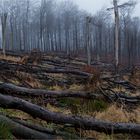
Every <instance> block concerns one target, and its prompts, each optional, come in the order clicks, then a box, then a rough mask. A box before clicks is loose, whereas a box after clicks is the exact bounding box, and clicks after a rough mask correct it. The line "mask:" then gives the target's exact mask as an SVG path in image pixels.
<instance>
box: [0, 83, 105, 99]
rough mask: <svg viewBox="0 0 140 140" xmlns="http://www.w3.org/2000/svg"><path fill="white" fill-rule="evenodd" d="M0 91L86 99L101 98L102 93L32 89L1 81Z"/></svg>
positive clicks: (14, 93)
mask: <svg viewBox="0 0 140 140" xmlns="http://www.w3.org/2000/svg"><path fill="white" fill-rule="evenodd" d="M0 92H1V93H3V94H11V95H21V96H31V97H38V96H41V97H49V98H62V97H74V98H84V99H99V98H102V97H103V96H102V95H99V94H94V93H88V92H87V93H86V92H83V91H77V92H72V91H50V90H44V89H31V88H25V87H20V86H16V85H13V84H10V83H1V84H0Z"/></svg>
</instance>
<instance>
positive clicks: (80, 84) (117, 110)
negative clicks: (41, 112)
mask: <svg viewBox="0 0 140 140" xmlns="http://www.w3.org/2000/svg"><path fill="white" fill-rule="evenodd" d="M30 57H31V56H30V55H29V56H28V55H24V56H20V55H19V56H14V55H12V54H10V55H7V56H6V57H3V56H2V55H0V94H1V95H4V96H7V95H9V96H10V97H16V98H18V99H22V100H26V101H27V102H29V103H32V104H35V105H38V106H40V107H43V108H44V109H45V110H47V111H50V112H55V113H58V114H63V115H65V116H80V118H83V120H84V118H93V119H96V120H101V121H104V122H111V123H112V124H117V123H124V124H134V126H135V125H138V126H137V127H136V129H138V130H139V132H138V130H136V131H137V132H136V133H137V134H136V133H135V130H134V133H133V132H132V133H131V131H130V133H128V132H126V131H122V133H120V132H119V133H118V132H117V130H115V129H116V128H114V131H113V129H112V133H111V134H110V131H109V129H108V128H106V126H103V127H105V129H106V131H105V130H102V131H101V130H98V129H94V128H91V129H86V128H85V129H83V128H77V126H71V124H69V122H68V123H63V124H62V121H61V123H59V120H58V123H55V122H57V120H55V119H54V120H53V119H52V122H50V121H47V119H46V120H45V119H42V118H43V117H42V116H41V117H38V116H37V117H36V116H35V117H34V116H33V115H32V114H30V112H28V111H26V109H25V111H23V110H24V109H20V108H22V107H19V108H17V107H15V106H14V105H13V104H12V103H9V102H10V101H11V100H10V101H5V102H6V103H5V102H4V101H2V99H3V98H4V97H3V98H1V97H0V107H1V108H0V112H1V114H2V115H4V116H6V117H7V118H9V119H11V120H12V121H14V119H16V120H18V121H25V122H27V123H31V124H36V125H39V126H40V127H42V128H46V129H49V130H51V132H52V131H53V132H54V134H53V135H55V136H56V138H57V139H97V140H104V139H110V140H115V139H126V140H128V139H140V129H139V128H140V127H139V125H140V68H139V67H136V68H135V69H133V70H132V71H129V72H128V71H126V70H125V71H121V72H120V73H119V74H118V75H115V72H114V70H113V68H112V65H110V64H104V63H101V62H100V63H98V64H97V63H94V64H92V65H91V66H87V65H86V62H85V60H81V59H80V58H68V57H67V56H65V55H60V54H58V55H57V54H50V55H48V54H43V55H42V56H41V58H36V57H35V58H30ZM20 88H21V89H20ZM22 88H23V89H22ZM24 88H25V89H27V91H26V90H25V89H24ZM28 89H29V90H30V89H31V90H32V89H33V90H36V92H37V93H38V94H40V93H41V91H39V90H43V91H46V92H50V93H51V94H53V93H55V94H56V96H55V97H52V96H53V95H49V97H45V96H43V95H42V96H37V95H35V96H32V94H31V93H32V92H29V94H31V96H30V95H29V94H28ZM20 92H21V93H22V94H20ZM24 92H25V93H26V94H25V95H24ZM42 93H43V92H42ZM57 93H58V95H59V94H60V97H58V98H57V96H58V95H57ZM61 93H64V94H65V93H70V95H65V96H63V95H61ZM80 93H81V96H82V97H81V96H80V95H79V94H80ZM76 94H78V96H77V95H76ZM1 95H0V96H1ZM89 95H90V97H88V96H89ZM92 96H94V98H92ZM95 97H96V98H95ZM4 99H5V98H4ZM1 102H2V103H1ZM5 104H6V105H5ZM7 104H8V105H7ZM7 106H8V107H7ZM13 106H14V107H13ZM32 116H33V117H32ZM60 116H61V115H60ZM60 120H61V118H60ZM20 124H21V123H20ZM0 125H1V122H0ZM24 126H25V125H24ZM87 126H88V125H87ZM26 127H27V125H26ZM97 127H98V124H97ZM0 128H1V126H0ZM30 128H31V127H30ZM101 128H102V126H101ZM2 129H3V127H2ZM11 129H12V128H10V130H11ZM32 129H33V128H32ZM99 129H100V126H99ZM119 129H120V128H119ZM134 129H135V128H134ZM10 130H7V131H10ZM0 131H1V130H0ZM5 131H6V130H5ZM124 132H126V133H124ZM1 133H3V132H0V134H1ZM5 133H6V132H5ZM41 133H43V134H44V133H45V132H41ZM11 135H12V136H13V138H22V137H20V136H18V134H15V133H14V132H13V131H11ZM27 137H29V138H30V136H29V135H28V136H27ZM3 138H7V137H4V136H3ZM23 138H26V136H25V137H24V136H23Z"/></svg>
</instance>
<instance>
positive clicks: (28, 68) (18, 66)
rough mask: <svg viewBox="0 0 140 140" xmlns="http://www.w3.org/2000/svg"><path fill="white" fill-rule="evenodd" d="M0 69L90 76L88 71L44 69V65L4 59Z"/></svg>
mask: <svg viewBox="0 0 140 140" xmlns="http://www.w3.org/2000/svg"><path fill="white" fill-rule="evenodd" d="M0 70H6V71H7V70H11V71H22V72H28V73H57V74H60V73H62V74H73V75H80V76H83V77H89V76H92V75H91V74H89V73H86V72H82V71H79V70H66V69H46V68H45V67H41V66H34V65H23V64H16V63H9V62H5V61H1V62H0Z"/></svg>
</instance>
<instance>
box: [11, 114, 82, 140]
mask: <svg viewBox="0 0 140 140" xmlns="http://www.w3.org/2000/svg"><path fill="white" fill-rule="evenodd" d="M10 119H12V120H13V121H15V122H17V123H19V124H21V125H24V126H26V127H28V128H31V129H33V130H36V131H39V132H42V133H46V134H51V135H55V136H62V137H64V138H65V139H66V138H68V137H70V138H73V139H80V137H79V136H77V135H75V134H71V133H68V132H62V131H60V130H59V129H57V130H53V129H50V128H49V129H48V128H46V127H42V126H40V125H37V124H32V123H29V122H27V121H24V120H20V119H18V118H13V117H10Z"/></svg>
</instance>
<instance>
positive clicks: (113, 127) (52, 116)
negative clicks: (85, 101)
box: [0, 94, 140, 135]
mask: <svg viewBox="0 0 140 140" xmlns="http://www.w3.org/2000/svg"><path fill="white" fill-rule="evenodd" d="M0 107H3V108H6V109H18V110H21V111H23V112H26V113H28V114H30V115H31V116H33V117H34V118H40V119H42V120H45V121H48V122H52V123H56V124H71V125H73V126H74V127H76V128H82V129H85V130H95V131H98V132H104V133H106V134H112V133H114V134H116V133H128V134H136V135H140V124H134V123H111V122H106V121H100V120H96V119H94V118H85V117H84V118H82V117H78V116H68V115H63V114H61V113H54V112H51V111H49V110H45V109H44V108H42V107H40V106H38V105H35V104H32V103H29V102H27V101H25V100H22V99H19V98H14V97H12V96H5V95H2V94H0Z"/></svg>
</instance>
